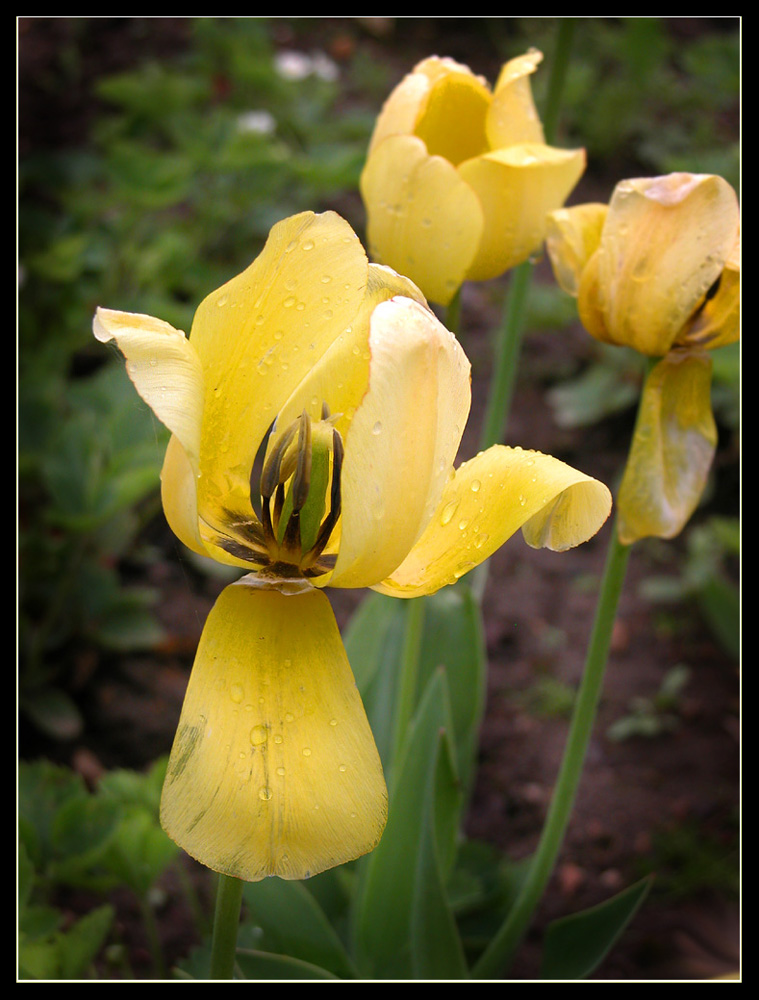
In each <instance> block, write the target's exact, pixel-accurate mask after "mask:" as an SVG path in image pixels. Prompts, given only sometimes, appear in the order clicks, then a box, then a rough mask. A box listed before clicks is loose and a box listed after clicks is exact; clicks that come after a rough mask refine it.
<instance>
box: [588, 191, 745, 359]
mask: <svg viewBox="0 0 759 1000" xmlns="http://www.w3.org/2000/svg"><path fill="white" fill-rule="evenodd" d="M738 223H739V210H738V202H737V199H736V196H735V192H734V191H733V189H732V188H731V187H730V185H729V184H728V183H727V181H725V180H723V179H722V178H721V177H716V176H711V175H695V174H669V175H667V176H665V177H650V178H638V179H633V180H628V181H623V182H622V183H620V184H618V185H617V187H616V188H615V190H614V194H613V196H612V199H611V203H610V205H609V213H608V215H607V217H606V222H605V225H604V229H603V235H602V238H601V248H600V251H599V260H598V289H599V296H600V297H599V306H600V308H601V310H602V311H603V314H604V318H605V325H606V328H607V330H608V331H609V334H610V336H611V338H612V340H613V341H614V342H615V343H618V344H626V345H627V346H629V347H634V348H635V349H636V350H638V351H640V353H641V354H647V355H649V356H652V357H662V356H663V355H664V354H666V353H667V351H668V350H669V349H670V347H672V346H673V345H674V344H675V343H677V342H678V338H679V336H680V334H681V333H682V332H683V331H684V329H685V328H686V324H687V323H688V321H689V320H690V318H691V317H692V316H693V314H694V313H695V311H696V309H697V308H698V307H699V306H700V304H701V303H702V301H703V300H704V297H705V296H706V294H707V293H708V292H709V290H710V288H711V287H712V285H713V284H714V282H715V281H716V280H717V278H718V277H719V275H720V274H721V272H722V270H723V268H724V266H725V262H726V261H727V259H728V257H729V256H730V253H731V251H732V250H733V247H734V245H735V241H736V237H737V234H738Z"/></svg>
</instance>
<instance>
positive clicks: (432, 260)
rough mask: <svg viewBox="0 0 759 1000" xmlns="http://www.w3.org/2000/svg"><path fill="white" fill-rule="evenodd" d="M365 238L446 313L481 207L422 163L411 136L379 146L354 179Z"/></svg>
mask: <svg viewBox="0 0 759 1000" xmlns="http://www.w3.org/2000/svg"><path fill="white" fill-rule="evenodd" d="M361 194H362V196H363V199H364V202H365V204H366V205H367V206H369V217H368V223H367V237H368V243H369V251H370V253H371V254H372V256H373V257H374V258H375V260H378V261H380V262H381V263H383V264H389V265H390V267H393V268H395V270H396V271H399V272H400V273H401V274H405V275H406V276H407V277H409V278H410V279H411V280H412V281H413V282H414V283H415V284H417V285H418V286H419V287H420V288H421V289H422V290H423V292H424V294H425V295H426V296H427V298H429V299H432V301H434V302H439V303H440V304H441V305H447V304H448V303H449V302H450V301H451V299H452V298H453V296H454V295H455V293H456V291H457V289H458V288H459V286H460V285H461V283H462V281H463V280H464V276H465V274H466V272H467V270H468V268H469V266H470V264H471V262H472V260H473V259H474V256H475V253H476V252H477V247H478V245H479V242H480V237H481V234H482V230H483V225H484V219H483V213H482V207H481V205H480V202H479V201H478V199H477V196H476V195H475V194H474V192H473V191H472V190H471V189H470V188H469V186H468V185H467V184H466V183H464V181H463V180H462V179H461V177H460V176H459V175H458V173H457V172H456V168H455V167H454V166H453V165H452V164H451V163H449V162H448V161H447V160H445V159H443V158H442V157H440V156H434V157H431V156H429V154H428V152H427V149H426V147H425V145H424V143H423V142H422V140H421V139H419V138H417V137H416V136H395V137H391V138H388V139H386V140H385V141H384V142H383V143H381V144H380V145H379V146H378V147H377V148H376V149H375V150H374V152H373V153H372V155H371V157H370V158H369V160H368V161H367V163H366V166H365V167H364V170H363V173H362V174H361Z"/></svg>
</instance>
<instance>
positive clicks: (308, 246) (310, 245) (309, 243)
mask: <svg viewBox="0 0 759 1000" xmlns="http://www.w3.org/2000/svg"><path fill="white" fill-rule="evenodd" d="M302 246H303V249H304V250H313V249H314V241H313V240H306V241H305V243H303V244H302Z"/></svg>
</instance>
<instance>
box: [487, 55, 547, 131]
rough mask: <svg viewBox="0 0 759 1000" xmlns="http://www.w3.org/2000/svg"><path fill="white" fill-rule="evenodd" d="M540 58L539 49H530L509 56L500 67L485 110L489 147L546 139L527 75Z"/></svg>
mask: <svg viewBox="0 0 759 1000" xmlns="http://www.w3.org/2000/svg"><path fill="white" fill-rule="evenodd" d="M542 60H543V54H542V52H538V50H537V49H532V50H531V51H530V52H526V53H525V54H524V55H522V56H517V57H516V58H515V59H510V60H509V61H508V62H507V63H506V64H505V65H504V66H503V67H502V69H501V72H500V74H499V76H498V81H497V83H496V85H495V92H494V95H493V100H492V103H491V106H490V110H489V112H488V121H487V133H488V140H489V143H490V148H491V149H502V148H503V147H504V146H512V145H515V144H516V143H522V142H537V143H543V142H545V136H544V133H543V125H542V124H541V121H540V116H539V115H538V112H537V109H536V108H535V102H534V100H533V98H532V87H531V86H530V75H531V74H532V73H534V72H535V70H536V69H537V68H538V66H539V65H540V63H541V62H542Z"/></svg>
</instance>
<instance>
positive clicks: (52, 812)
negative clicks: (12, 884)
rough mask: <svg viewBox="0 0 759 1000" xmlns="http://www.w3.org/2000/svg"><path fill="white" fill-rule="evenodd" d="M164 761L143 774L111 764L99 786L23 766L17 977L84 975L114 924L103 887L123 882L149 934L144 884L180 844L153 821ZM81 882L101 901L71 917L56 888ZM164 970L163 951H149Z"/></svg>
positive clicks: (47, 768) (43, 767)
mask: <svg viewBox="0 0 759 1000" xmlns="http://www.w3.org/2000/svg"><path fill="white" fill-rule="evenodd" d="M165 771H166V761H165V760H161V761H159V762H157V763H156V764H155V765H154V766H153V767H152V768H151V770H150V771H149V772H148V774H146V775H140V774H137V773H135V772H131V771H113V772H111V773H110V774H108V775H106V776H105V777H104V779H103V780H102V782H101V783H100V785H99V786H98V789H97V791H96V792H90V791H89V790H88V789H87V787H86V786H85V784H84V782H83V781H82V779H81V777H80V776H79V775H77V774H75V773H73V772H72V771H69V770H68V769H66V768H63V767H58V766H56V765H53V764H50V763H48V762H46V761H36V762H33V763H22V764H21V767H20V771H19V791H18V795H19V828H18V829H19V850H18V865H19V872H18V875H19V877H18V893H19V899H18V904H19V905H18V911H19V974H20V977H21V978H22V979H36V980H39V979H45V980H56V979H85V978H91V977H92V975H93V962H94V961H95V958H96V957H97V955H98V954H99V953H100V951H101V949H102V948H103V946H104V944H105V943H106V941H107V939H108V937H109V935H110V934H111V932H112V929H113V918H114V909H113V907H112V905H111V904H110V902H108V895H107V894H108V892H109V891H110V890H112V889H115V888H117V887H127V888H128V889H130V890H131V891H132V892H133V893H134V894H135V895H136V896H137V898H138V899H139V900H140V903H141V905H142V909H143V915H144V917H145V919H146V921H147V923H148V925H149V926H148V932H149V937H150V938H151V940H152V939H154V938H155V934H154V928H153V926H152V916H151V912H150V899H149V892H150V890H151V889H152V888H153V887H154V886H155V884H156V882H157V880H158V879H159V877H160V876H161V875H162V874H163V873H164V871H165V870H166V869H167V867H168V866H169V865H170V864H171V863H172V862H173V861H174V860H175V859H176V857H177V855H178V853H179V848H178V847H177V846H176V844H174V843H172V841H170V840H169V838H168V837H167V836H166V834H165V833H164V832H163V830H162V829H161V827H160V826H159V823H158V802H159V797H160V792H161V787H162V784H163V777H164V774H165ZM63 888H68V889H83V890H87V891H90V892H92V893H93V894H94V896H95V898H96V899H97V900H100V901H101V902H100V905H98V906H95V907H94V908H93V909H92V910H91V911H90V912H89V913H88V914H87V915H86V916H85V917H83V918H82V919H81V920H79V921H77V922H75V923H74V924H73V925H68V924H67V922H66V919H65V913H64V910H63V907H62V906H61V905H59V901H58V900H59V896H58V894H59V893H60V891H61V889H63ZM154 960H155V962H156V971H157V972H162V971H163V968H162V960H161V956H160V951H159V949H158V947H157V945H156V950H155V954H154Z"/></svg>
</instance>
